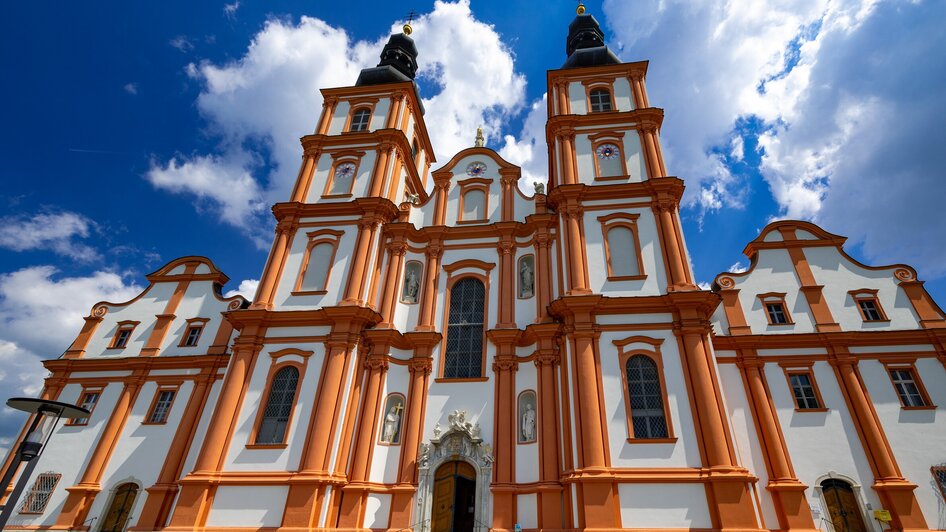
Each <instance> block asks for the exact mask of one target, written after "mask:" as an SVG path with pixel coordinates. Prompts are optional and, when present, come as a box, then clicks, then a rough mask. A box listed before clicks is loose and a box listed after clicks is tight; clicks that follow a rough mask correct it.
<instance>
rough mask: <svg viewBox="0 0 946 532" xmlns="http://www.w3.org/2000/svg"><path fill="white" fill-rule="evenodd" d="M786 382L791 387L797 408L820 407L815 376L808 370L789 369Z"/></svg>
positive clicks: (810, 408) (815, 408) (816, 408)
mask: <svg viewBox="0 0 946 532" xmlns="http://www.w3.org/2000/svg"><path fill="white" fill-rule="evenodd" d="M788 383H789V385H790V386H791V387H792V396H794V397H795V406H796V407H797V408H798V409H799V410H820V409H821V408H822V405H821V399H820V397H819V394H818V389H817V388H816V387H815V378H814V375H812V373H811V371H810V370H801V371H789V372H788Z"/></svg>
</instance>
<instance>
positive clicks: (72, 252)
mask: <svg viewBox="0 0 946 532" xmlns="http://www.w3.org/2000/svg"><path fill="white" fill-rule="evenodd" d="M97 230H98V227H97V226H96V224H95V222H93V221H92V220H90V219H89V218H87V217H85V216H83V215H81V214H78V213H75V212H69V211H63V212H45V213H38V214H34V215H32V216H26V215H15V216H4V217H2V218H0V247H3V248H6V249H10V250H13V251H29V250H47V251H52V252H55V253H57V254H59V255H62V256H64V257H69V258H71V259H75V260H78V261H83V262H88V261H92V260H95V259H98V258H99V254H98V252H97V251H95V249H93V248H92V247H90V246H88V245H86V244H83V243H81V242H79V241H78V240H79V239H82V238H87V237H89V235H91V234H92V233H93V232H95V231H97Z"/></svg>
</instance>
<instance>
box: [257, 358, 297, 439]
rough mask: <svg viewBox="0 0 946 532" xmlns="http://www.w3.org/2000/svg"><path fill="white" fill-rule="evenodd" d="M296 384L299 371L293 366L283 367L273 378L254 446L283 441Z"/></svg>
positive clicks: (290, 413) (293, 400)
mask: <svg viewBox="0 0 946 532" xmlns="http://www.w3.org/2000/svg"><path fill="white" fill-rule="evenodd" d="M298 383H299V369H298V368H296V367H295V366H287V367H284V368H282V369H280V370H279V371H277V372H276V375H275V376H273V380H272V382H271V383H270V386H269V396H268V397H267V400H266V405H265V406H264V408H263V418H262V420H261V421H260V424H259V428H258V429H257V431H256V440H255V443H256V445H278V444H281V443H283V442H284V441H285V439H286V429H287V428H288V426H289V417H290V416H291V415H292V405H293V404H294V403H295V398H296V387H297V385H298Z"/></svg>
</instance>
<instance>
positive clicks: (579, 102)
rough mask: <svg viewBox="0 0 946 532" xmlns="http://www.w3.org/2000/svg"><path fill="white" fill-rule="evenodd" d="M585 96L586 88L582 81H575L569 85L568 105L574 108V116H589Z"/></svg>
mask: <svg viewBox="0 0 946 532" xmlns="http://www.w3.org/2000/svg"><path fill="white" fill-rule="evenodd" d="M586 98H587V96H586V95H585V86H584V85H582V84H581V82H580V81H573V82H571V83H569V84H568V104H569V106H570V107H571V108H572V114H573V115H586V114H588V101H587V99H586Z"/></svg>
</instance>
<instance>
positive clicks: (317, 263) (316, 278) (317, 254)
mask: <svg viewBox="0 0 946 532" xmlns="http://www.w3.org/2000/svg"><path fill="white" fill-rule="evenodd" d="M333 255H335V246H333V245H332V244H330V243H328V242H322V243H320V244H316V245H314V246H312V248H311V249H310V250H309V261H308V264H306V267H305V272H304V273H303V274H302V285H301V286H300V287H299V288H300V290H301V291H303V292H317V291H321V290H325V282H326V280H327V279H326V277H327V276H328V269H329V262H330V261H331V260H332V256H333Z"/></svg>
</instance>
